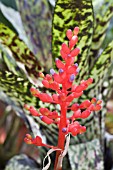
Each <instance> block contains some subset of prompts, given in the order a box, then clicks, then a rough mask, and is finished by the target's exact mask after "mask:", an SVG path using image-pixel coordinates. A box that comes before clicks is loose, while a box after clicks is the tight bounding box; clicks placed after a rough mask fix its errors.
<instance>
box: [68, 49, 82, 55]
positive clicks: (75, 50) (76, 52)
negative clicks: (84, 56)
mask: <svg viewBox="0 0 113 170" xmlns="http://www.w3.org/2000/svg"><path fill="white" fill-rule="evenodd" d="M79 53H80V49H79V48H75V49H74V50H72V51H71V53H70V55H71V57H75V56H77V55H78V54H79Z"/></svg>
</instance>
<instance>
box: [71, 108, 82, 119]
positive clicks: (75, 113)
mask: <svg viewBox="0 0 113 170" xmlns="http://www.w3.org/2000/svg"><path fill="white" fill-rule="evenodd" d="M80 117H81V111H80V110H77V111H75V112H74V114H73V116H72V118H75V119H77V118H80Z"/></svg>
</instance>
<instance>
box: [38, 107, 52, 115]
mask: <svg viewBox="0 0 113 170" xmlns="http://www.w3.org/2000/svg"><path fill="white" fill-rule="evenodd" d="M39 111H40V113H41V114H42V115H44V116H48V115H49V114H50V113H51V112H50V111H49V110H48V109H47V108H40V109H39Z"/></svg>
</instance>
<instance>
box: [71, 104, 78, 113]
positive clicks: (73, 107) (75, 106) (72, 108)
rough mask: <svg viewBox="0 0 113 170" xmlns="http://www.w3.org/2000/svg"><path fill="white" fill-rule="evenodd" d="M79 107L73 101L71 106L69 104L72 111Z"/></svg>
mask: <svg viewBox="0 0 113 170" xmlns="http://www.w3.org/2000/svg"><path fill="white" fill-rule="evenodd" d="M78 109H79V104H78V103H74V104H73V105H72V106H71V110H72V111H77V110H78Z"/></svg>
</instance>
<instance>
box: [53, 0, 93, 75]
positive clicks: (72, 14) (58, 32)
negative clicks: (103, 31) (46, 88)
mask: <svg viewBox="0 0 113 170" xmlns="http://www.w3.org/2000/svg"><path fill="white" fill-rule="evenodd" d="M75 26H79V28H80V33H79V35H78V37H79V43H78V44H77V46H78V47H80V49H81V54H80V55H79V56H78V57H77V58H78V61H79V67H80V69H81V72H80V75H79V78H81V77H82V76H83V75H84V72H88V67H89V66H88V64H87V63H88V52H89V50H90V46H91V42H92V34H93V7H92V1H91V0H80V1H73V0H57V2H56V6H55V10H54V18H53V26H52V54H53V60H54V59H55V58H56V57H57V58H58V57H59V56H60V54H59V52H60V47H61V44H62V43H63V42H64V41H66V40H67V39H66V31H67V29H72V30H73V29H74V27H75ZM82 67H85V70H83V69H82Z"/></svg>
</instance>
